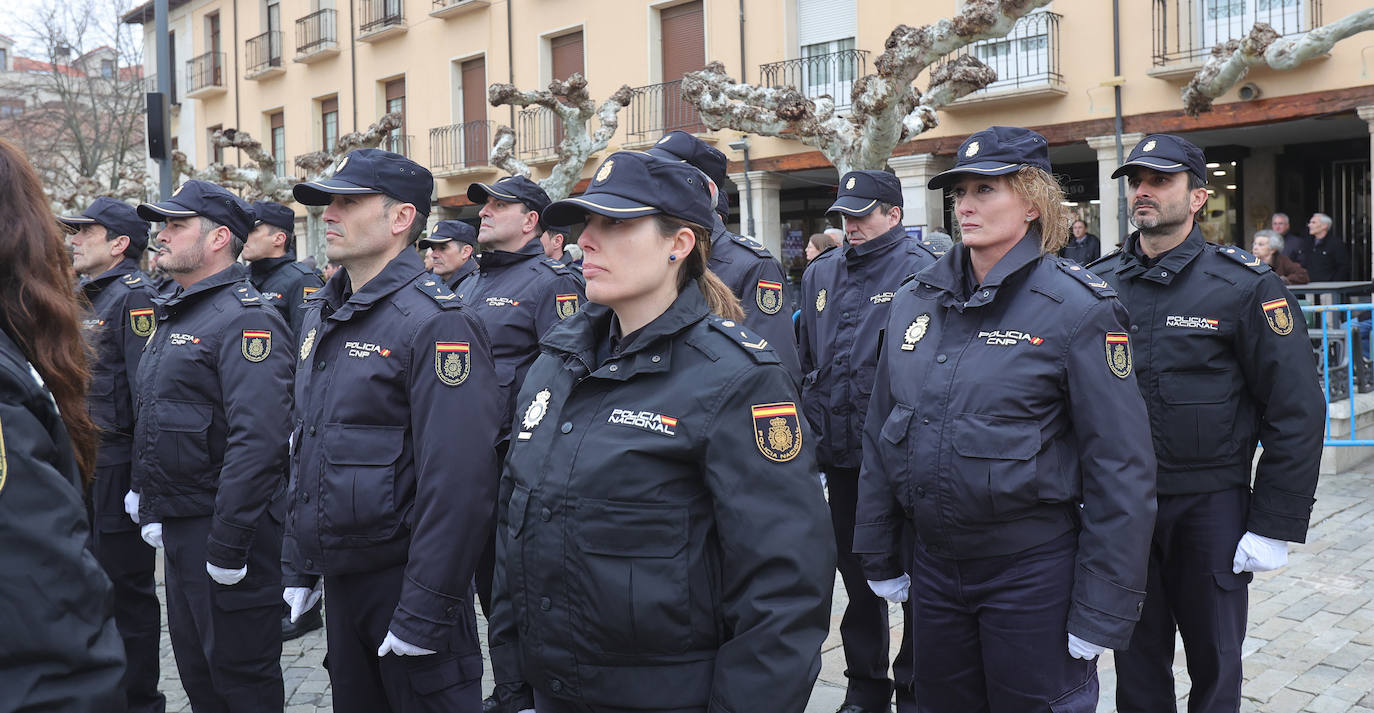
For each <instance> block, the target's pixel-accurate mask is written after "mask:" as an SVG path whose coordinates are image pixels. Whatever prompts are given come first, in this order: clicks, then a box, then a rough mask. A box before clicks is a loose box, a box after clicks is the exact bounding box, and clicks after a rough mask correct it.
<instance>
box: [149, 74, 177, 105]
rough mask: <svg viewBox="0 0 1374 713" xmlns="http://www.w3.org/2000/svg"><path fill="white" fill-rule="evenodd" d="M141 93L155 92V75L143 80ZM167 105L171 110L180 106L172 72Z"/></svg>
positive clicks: (174, 76) (174, 75)
mask: <svg viewBox="0 0 1374 713" xmlns="http://www.w3.org/2000/svg"><path fill="white" fill-rule="evenodd" d="M143 91H145V92H149V93H151V92H156V91H157V75H156V74H149V75H147V76H145V77H144V78H143ZM167 104H168V105H169V106H171V107H172V108H173V109H176V108H178V107H180V106H181V96H180V95H178V94H177V73H176V72H172V95H171V96H170V97H167Z"/></svg>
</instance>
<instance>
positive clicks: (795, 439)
mask: <svg viewBox="0 0 1374 713" xmlns="http://www.w3.org/2000/svg"><path fill="white" fill-rule="evenodd" d="M751 412H752V414H753V416H754V442H755V443H756V444H758V447H759V453H762V454H763V457H764V458H767V459H768V460H771V461H774V462H777V463H786V462H788V461H790V460H792V459H793V458H796V457H797V454H798V453H801V449H802V431H801V421H800V420H798V418H797V405H796V404H795V403H793V402H791V401H785V402H782V403H776V404H755V405H754V406H753V407H752V408H751Z"/></svg>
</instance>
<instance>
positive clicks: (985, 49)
mask: <svg viewBox="0 0 1374 713" xmlns="http://www.w3.org/2000/svg"><path fill="white" fill-rule="evenodd" d="M1059 19H1060V15H1058V14H1056V13H1053V12H1034V13H1031V14H1029V15H1026V16H1025V17H1022V18H1021V19H1020V20H1017V21H1016V24H1015V25H1013V26H1012V28H1011V31H1010V32H1008V33H1007V34H1006V36H1005V37H1000V38H994V39H989V40H981V41H978V42H974V43H973V44H970V45H968V46H967V47H964V48H963V49H960V50H959V51H958V52H957V53H955V54H954V55H950V56H948V57H946V60H945V61H949V60H953V59H954V58H955V57H957V56H959V55H973V56H974V57H977V58H978V59H980V60H982V62H983V64H986V65H987V66H989V67H991V68H992V69H993V70H994V71H996V72H997V80H996V81H994V82H993V83H992V84H989V85H988V86H986V87H984V88H983V89H982V90H981V91H980V92H977V93H975V94H974V96H977V95H978V94H979V93H983V92H994V91H998V90H1001V89H1019V88H1022V87H1033V86H1037V85H1059V84H1063V82H1064V75H1063V74H1062V73H1061V72H1060V71H1059V46H1060V45H1059Z"/></svg>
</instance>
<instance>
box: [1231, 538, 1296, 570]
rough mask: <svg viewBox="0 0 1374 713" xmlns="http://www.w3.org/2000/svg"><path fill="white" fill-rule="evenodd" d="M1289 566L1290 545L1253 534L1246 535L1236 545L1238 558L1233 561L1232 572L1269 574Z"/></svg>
mask: <svg viewBox="0 0 1374 713" xmlns="http://www.w3.org/2000/svg"><path fill="white" fill-rule="evenodd" d="M1286 564H1288V543H1287V542H1284V541H1283V540H1271V539H1269V538H1268V537H1265V536H1264V535H1256V534H1255V533H1253V532H1247V533H1245V536H1244V537H1242V538H1240V544H1238V545H1236V556H1235V558H1234V559H1232V560H1231V571H1232V572H1235V573H1236V574H1240V573H1241V572H1268V571H1271V570H1275V569H1278V568H1279V567H1282V566H1284V565H1286Z"/></svg>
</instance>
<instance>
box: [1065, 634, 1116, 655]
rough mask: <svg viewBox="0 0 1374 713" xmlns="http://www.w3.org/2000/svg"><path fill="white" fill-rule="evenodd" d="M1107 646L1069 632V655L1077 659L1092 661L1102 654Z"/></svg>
mask: <svg viewBox="0 0 1374 713" xmlns="http://www.w3.org/2000/svg"><path fill="white" fill-rule="evenodd" d="M1106 650H1107V647H1105V646H1098V645H1097V644H1094V643H1093V642H1091V641H1084V640H1082V639H1080V638H1078V637H1077V636H1074V635H1073V634H1069V655H1070V656H1072V657H1074V658H1076V659H1083V660H1084V661H1091V660H1092V659H1095V658H1097V657H1098V656H1101V655H1102V652H1103V651H1106Z"/></svg>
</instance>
